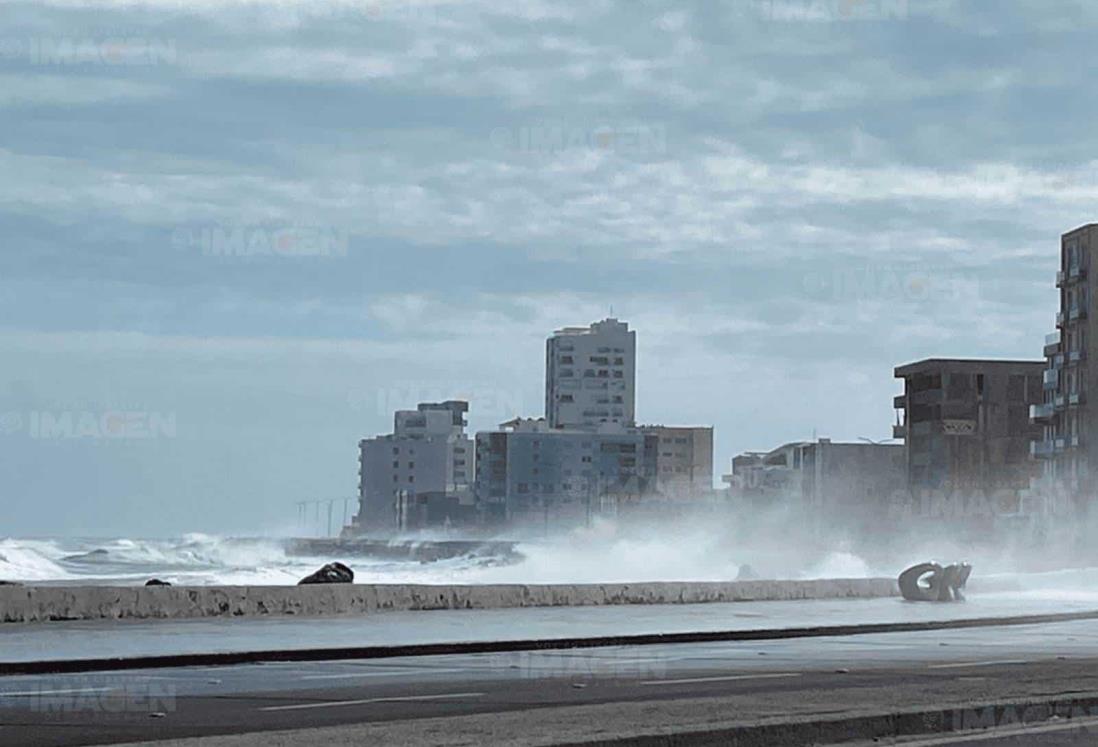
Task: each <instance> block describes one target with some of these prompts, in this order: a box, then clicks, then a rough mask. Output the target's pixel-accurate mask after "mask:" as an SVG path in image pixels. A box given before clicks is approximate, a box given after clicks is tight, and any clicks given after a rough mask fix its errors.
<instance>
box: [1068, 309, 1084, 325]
mask: <svg viewBox="0 0 1098 747" xmlns="http://www.w3.org/2000/svg"><path fill="white" fill-rule="evenodd" d="M1086 318H1087V307H1086V306H1072V307H1071V308H1070V309H1068V320H1069V321H1072V322H1074V321H1075V320H1076V319H1086Z"/></svg>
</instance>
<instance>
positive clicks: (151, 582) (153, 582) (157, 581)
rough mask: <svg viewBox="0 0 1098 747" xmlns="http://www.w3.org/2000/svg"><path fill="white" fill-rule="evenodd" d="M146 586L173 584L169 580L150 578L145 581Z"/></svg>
mask: <svg viewBox="0 0 1098 747" xmlns="http://www.w3.org/2000/svg"><path fill="white" fill-rule="evenodd" d="M145 586H171V584H170V583H169V582H167V581H161V580H160V579H158V578H150V579H149V580H148V581H146V582H145Z"/></svg>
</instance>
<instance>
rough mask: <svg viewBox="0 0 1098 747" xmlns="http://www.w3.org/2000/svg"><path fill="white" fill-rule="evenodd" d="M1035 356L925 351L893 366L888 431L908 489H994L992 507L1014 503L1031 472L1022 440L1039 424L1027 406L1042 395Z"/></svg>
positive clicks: (1005, 510) (1010, 509) (1014, 506)
mask: <svg viewBox="0 0 1098 747" xmlns="http://www.w3.org/2000/svg"><path fill="white" fill-rule="evenodd" d="M1044 365H1045V364H1044V362H1043V361H1006V360H963V359H941V358H931V359H927V360H922V361H918V362H916V363H909V364H907V365H904V366H899V367H898V368H896V370H895V375H896V378H899V379H903V380H904V393H903V394H902V395H899V396H898V397H896V398H895V400H894V402H893V404H894V406H895V408H896V410H897V411H898V412H897V419H898V422H897V424H896V426H895V428H894V432H893V435H894V436H896V437H898V438H903V439H904V441H905V443H906V445H907V477H908V486H909V488H910V490H911V491H912V492H913V493H916V494H917V493H920V492H922V493H926V492H936V493H941V494H946V495H959V496H975V495H979V496H983V497H985V498H989V497H991V496H995V497H996V500H997V501H998V505H997V506H996V507H995V513H997V514H1000V515H1002V514H1011V513H1016V512H1018V511H1019V510H1020V500H1021V494H1022V492H1024V491H1025V490H1026V489H1027V488H1028V487H1029V483H1030V480H1031V479H1032V478H1033V477H1034V475H1035V474H1036V473H1037V465H1036V463H1035V462H1034V460H1033V459H1031V457H1030V442H1031V441H1033V440H1034V439H1037V438H1040V435H1041V428H1040V427H1039V426H1035V425H1033V424H1032V423H1031V421H1030V406H1031V405H1038V404H1041V403H1042V402H1043V401H1044V389H1043V387H1042V370H1043V368H1044Z"/></svg>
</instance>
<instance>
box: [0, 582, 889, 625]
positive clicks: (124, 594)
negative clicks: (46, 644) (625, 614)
mask: <svg viewBox="0 0 1098 747" xmlns="http://www.w3.org/2000/svg"><path fill="white" fill-rule="evenodd" d="M898 594H899V591H898V589H897V586H896V581H895V580H894V579H891V578H856V579H818V580H811V581H730V582H660V583H637V584H552V585H537V586H533V585H532V586H527V585H521V584H512V585H484V586H428V585H414V584H376V585H375V584H347V585H342V584H340V585H318V586H194V587H183V586H171V587H144V586H142V587H118V586H70V587H66V586H22V587H20V586H12V587H0V622H15V623H19V622H22V623H31V622H47V621H52V620H104V619H119V620H120V619H154V618H164V619H183V618H199V617H223V616H228V617H242V616H255V615H346V614H364V613H372V612H382V611H406V610H453V609H498V608H509V607H570V606H587V605H611V604H697V603H701V602H746V601H775V600H790V599H836V598H847V599H854V598H858V599H869V598H874V597H889V596H897V595H898Z"/></svg>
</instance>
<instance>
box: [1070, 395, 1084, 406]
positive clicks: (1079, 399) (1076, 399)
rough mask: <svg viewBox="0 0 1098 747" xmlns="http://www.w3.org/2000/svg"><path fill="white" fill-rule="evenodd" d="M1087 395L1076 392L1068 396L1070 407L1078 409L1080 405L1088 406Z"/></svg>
mask: <svg viewBox="0 0 1098 747" xmlns="http://www.w3.org/2000/svg"><path fill="white" fill-rule="evenodd" d="M1086 401H1087V395H1086V393H1085V392H1074V393H1073V394H1069V395H1068V399H1067V403H1068V407H1078V406H1079V405H1083V404H1086Z"/></svg>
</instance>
